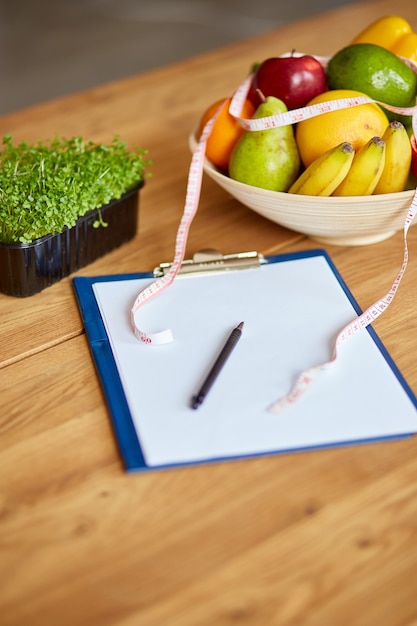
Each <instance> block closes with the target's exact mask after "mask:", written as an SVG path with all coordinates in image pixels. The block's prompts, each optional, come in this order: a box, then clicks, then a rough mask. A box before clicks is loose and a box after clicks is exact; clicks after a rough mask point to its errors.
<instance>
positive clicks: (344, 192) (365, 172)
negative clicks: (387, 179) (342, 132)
mask: <svg viewBox="0 0 417 626" xmlns="http://www.w3.org/2000/svg"><path fill="white" fill-rule="evenodd" d="M384 164H385V141H384V140H383V139H381V137H372V139H370V140H369V141H368V142H367V143H366V144H365V145H364V146H362V148H360V149H359V150H358V151H357V153H356V154H355V156H354V159H353V161H352V166H351V168H350V170H349V173H348V175H347V176H346V178H345V179H344V180H343V181H342V182H341V183H340V185H339V186H338V187H337V188H336V189H335V191H334V193H333V195H334V196H369V195H371V194H372V193H373V191H374V189H375V187H376V185H377V184H378V181H379V179H380V178H381V174H382V170H383V169H384Z"/></svg>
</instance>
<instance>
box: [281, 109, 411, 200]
mask: <svg viewBox="0 0 417 626" xmlns="http://www.w3.org/2000/svg"><path fill="white" fill-rule="evenodd" d="M410 165H411V144H410V139H409V137H408V134H407V131H406V130H405V128H404V126H403V125H402V124H401V122H398V121H392V122H390V124H389V125H388V126H387V128H386V130H385V132H384V135H383V136H382V137H372V139H370V140H369V141H368V142H367V143H366V144H365V145H364V146H362V148H360V149H359V150H358V151H357V152H356V153H355V150H354V148H353V146H352V144H350V143H349V142H343V143H341V144H339V145H337V146H335V147H334V148H332V149H330V150H328V151H327V152H325V153H324V154H322V155H321V156H319V157H318V158H317V159H316V160H315V161H313V163H311V164H310V165H309V166H308V167H307V168H306V169H305V170H304V171H303V172H302V173H301V174H300V176H299V177H298V178H297V180H296V181H295V182H294V183H293V184H292V185H291V187H290V188H289V190H288V193H295V194H303V195H310V196H332V195H333V196H367V195H371V194H380V193H395V192H398V191H403V190H404V189H405V187H406V184H407V180H408V176H409V172H410Z"/></svg>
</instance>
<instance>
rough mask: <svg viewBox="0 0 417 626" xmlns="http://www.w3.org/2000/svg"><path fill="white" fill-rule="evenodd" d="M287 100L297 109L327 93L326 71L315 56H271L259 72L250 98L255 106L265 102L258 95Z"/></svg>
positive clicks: (290, 106) (255, 76)
mask: <svg viewBox="0 0 417 626" xmlns="http://www.w3.org/2000/svg"><path fill="white" fill-rule="evenodd" d="M258 89H259V90H260V91H261V92H262V94H263V95H264V96H265V97H266V96H275V97H276V98H279V99H280V100H283V101H284V102H285V104H286V105H287V108H288V109H297V108H299V107H302V106H304V105H305V104H307V102H308V101H309V100H311V99H312V98H314V97H315V96H318V95H319V94H320V93H323V92H324V91H327V82H326V72H325V70H324V68H323V66H322V65H321V63H320V62H319V61H318V60H317V59H315V58H314V57H312V56H309V55H303V56H287V57H271V58H269V59H266V60H265V61H263V62H262V63H260V65H259V66H258V67H257V69H256V70H255V73H254V75H253V79H252V84H251V87H250V90H249V94H248V97H249V99H250V100H251V101H252V102H253V104H254V105H255V106H258V105H259V104H260V103H261V99H260V97H259V95H258V93H257V90H258Z"/></svg>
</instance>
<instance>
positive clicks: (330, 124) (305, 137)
mask: <svg viewBox="0 0 417 626" xmlns="http://www.w3.org/2000/svg"><path fill="white" fill-rule="evenodd" d="M364 95H365V94H363V93H361V92H360V91H353V90H350V89H334V90H331V91H326V92H324V93H322V94H320V95H319V96H316V97H315V98H313V99H312V100H310V102H309V103H308V104H309V105H311V104H318V103H321V102H327V101H329V100H338V99H339V98H354V97H358V96H364ZM388 123H389V121H388V118H387V116H386V115H385V113H384V112H383V111H382V109H381V108H380V107H379V106H378V105H377V104H374V103H372V102H371V103H369V104H360V105H357V106H353V107H349V108H345V109H339V110H337V111H330V112H329V113H323V114H321V115H317V116H316V117H312V118H310V119H307V120H304V121H302V122H298V124H297V126H296V131H295V138H296V141H297V145H298V149H299V152H300V157H301V160H302V162H303V164H304V166H305V167H308V166H309V165H310V163H312V162H313V161H314V160H315V159H317V158H318V157H319V156H320V155H321V154H323V153H324V152H327V150H330V149H331V148H334V147H335V146H337V145H338V144H340V143H342V142H349V143H351V144H352V145H353V147H354V148H355V151H357V150H359V148H361V147H362V146H364V145H365V144H366V143H367V142H368V141H369V140H370V139H371V138H372V137H374V136H376V135H377V136H380V137H381V136H382V135H383V134H384V131H385V129H386V127H387V126H388Z"/></svg>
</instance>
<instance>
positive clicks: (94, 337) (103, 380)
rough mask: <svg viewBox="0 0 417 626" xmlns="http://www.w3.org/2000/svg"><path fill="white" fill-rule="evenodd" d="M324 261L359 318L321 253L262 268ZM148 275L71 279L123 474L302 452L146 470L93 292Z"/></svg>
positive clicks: (278, 259) (276, 259) (281, 258)
mask: <svg viewBox="0 0 417 626" xmlns="http://www.w3.org/2000/svg"><path fill="white" fill-rule="evenodd" d="M317 256H322V257H324V258H325V260H326V262H327V263H328V265H329V267H330V269H331V270H332V272H333V273H334V275H335V277H336V278H337V280H338V282H339V284H340V286H341V288H342V289H343V291H344V293H345V295H346V296H347V298H348V299H349V301H350V303H351V304H352V306H353V308H354V309H355V311H356V313H357V314H358V315H360V314H361V313H362V309H361V308H360V306H359V304H358V303H357V301H356V300H355V298H354V297H353V294H352V292H351V291H350V289H349V288H348V286H347V284H346V283H345V281H344V280H343V278H342V276H341V274H340V272H339V271H338V269H337V268H336V266H335V264H334V262H333V261H332V259H331V258H330V256H329V254H328V253H327V252H326V251H325V250H323V249H321V248H317V249H313V250H306V251H301V252H290V253H286V254H285V253H284V254H277V255H273V256H268V257H265V262H266V264H270V263H282V262H285V261H294V260H297V259H305V258H310V257H317ZM152 276H153V274H152V272H138V273H132V274H111V275H107V276H95V277H86V276H76V277H74V278H73V280H72V282H73V287H74V291H75V295H76V298H77V302H78V306H79V310H80V313H81V317H82V320H83V324H84V328H85V332H86V335H87V339H88V342H89V346H90V351H91V354H92V358H93V362H94V365H95V367H96V370H97V373H98V377H99V381H100V384H101V388H102V391H103V394H104V397H105V400H106V403H107V406H108V409H109V412H110V416H111V419H112V426H113V431H114V434H115V437H116V441H117V443H118V446H119V450H120V453H121V456H122V459H123V462H124V466H125V469H126V471H127V472H138V471H156V470H160V469H170V468H175V467H183V466H187V465H201V464H208V463H215V462H221V461H231V460H239V459H242V458H252V457H258V456H272V455H278V454H286V453H294V452H301V451H305V450H306V448H294V449H291V450H276V451H270V452H265V453H254V454H249V455H244V456H234V457H219V458H212V459H208V460H206V459H204V460H201V461H193V462H185V463H175V464H166V465H161V466H148V465H147V464H146V462H145V457H144V454H143V451H142V447H141V444H140V441H139V438H138V434H137V431H136V428H135V426H134V423H133V419H132V415H131V413H130V409H129V406H128V403H127V400H126V396H125V393H124V389H123V385H122V381H121V379H120V375H119V372H118V369H117V365H116V361H115V359H114V356H113V352H112V349H111V346H110V341H109V338H108V335H107V332H106V329H105V326H104V323H103V319H102V317H101V313H100V309H99V306H98V303H97V300H96V297H95V294H94V290H93V286H94V284H95V283H99V282H110V281H122V280H135V279H138V278H152ZM366 330H367V332H368V333H369V334H370V336H371V337H372V339H373V341H374V342H375V344H376V345H377V347H378V349H379V350H380V352H381V354H382V356H383V357H384V359H385V360H386V361H387V363H388V365H389V367H390V368H391V370H392V371H393V374H394V375H395V376H396V378H397V379H398V381H399V383H400V384H401V386H402V387H403V389H404V391H405V393H406V394H407V395H408V397H409V399H410V400H411V402H412V404H413V405H414V407H415V408H416V409H417V398H416V396H415V395H414V393H413V391H412V390H411V388H410V387H409V385H408V384H407V382H406V380H405V379H404V377H403V376H402V374H401V372H400V370H399V369H398V367H397V365H396V364H395V362H394V360H393V359H392V357H391V355H390V354H389V352H388V351H387V349H386V348H385V346H384V344H383V343H382V341H381V340H380V338H379V336H378V335H377V333H376V332H375V330H374V329H373V327H372V326H368V327H367V328H366ZM413 434H414V432H410V433H409V434H404V435H396V436H388V437H381V438H373V439H369V440H360V441H359V440H355V441H351V442H343V444H341V443H335V444H334V445H333V444H326V445H320V446H314V447H309V448H308V450H314V449H322V448H333V447H341V446H342V445H343V446H346V445H352V444H365V443H371V442H377V441H384V440H387V439H400V438H405V437H408V436H411V435H413Z"/></svg>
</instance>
